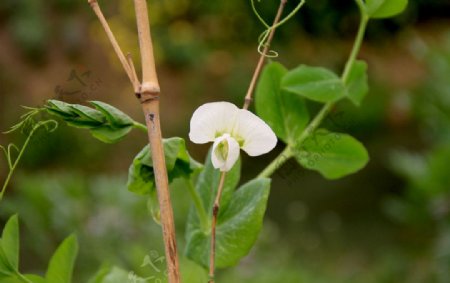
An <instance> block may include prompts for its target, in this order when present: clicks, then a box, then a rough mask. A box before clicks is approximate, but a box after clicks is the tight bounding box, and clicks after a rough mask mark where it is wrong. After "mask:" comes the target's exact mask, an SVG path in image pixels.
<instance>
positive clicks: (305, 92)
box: [281, 65, 346, 103]
mask: <svg viewBox="0 0 450 283" xmlns="http://www.w3.org/2000/svg"><path fill="white" fill-rule="evenodd" d="M281 87H282V89H284V90H287V91H290V92H293V93H296V94H299V95H301V96H303V97H305V98H307V99H310V100H313V101H317V102H322V103H327V102H334V101H337V100H339V99H341V98H342V97H344V96H345V95H346V89H345V86H344V84H343V83H342V81H341V79H340V78H339V77H338V76H337V75H336V74H335V73H333V72H331V71H329V70H327V69H325V68H321V67H310V66H306V65H301V66H299V67H297V68H295V69H293V70H291V71H289V72H288V73H287V74H286V75H285V76H284V77H283V79H282V81H281Z"/></svg>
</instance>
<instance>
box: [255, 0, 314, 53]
mask: <svg viewBox="0 0 450 283" xmlns="http://www.w3.org/2000/svg"><path fill="white" fill-rule="evenodd" d="M257 1H258V2H261V0H257ZM281 1H283V0H281ZM250 2H251V5H252V10H253V12H254V13H255V15H256V17H257V18H258V20H259V21H260V22H261V23H262V24H263V26H264V27H265V28H266V30H265V31H263V32H262V33H261V34H260V36H259V37H258V53H259V54H261V55H264V56H266V57H268V58H274V57H278V52H276V51H275V50H269V51H268V52H267V54H264V49H265V48H266V47H267V46H268V45H269V42H268V39H269V34H270V32H271V31H272V30H274V29H276V28H278V27H280V26H282V25H283V24H285V23H286V22H287V21H289V20H290V19H291V18H292V17H293V16H294V15H295V14H296V13H297V12H298V11H299V10H300V9H301V8H302V7H303V5H304V4H305V3H306V0H301V1H300V2H299V3H298V5H297V6H296V7H295V8H294V10H292V12H290V13H289V14H288V15H287V16H286V17H284V18H283V19H282V20H280V21H279V22H278V23H275V24H273V25H269V24H268V23H267V22H266V21H265V20H264V19H263V17H262V16H261V14H260V13H259V12H258V10H257V9H256V6H255V0H250Z"/></svg>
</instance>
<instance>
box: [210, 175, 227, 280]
mask: <svg viewBox="0 0 450 283" xmlns="http://www.w3.org/2000/svg"><path fill="white" fill-rule="evenodd" d="M225 176H226V172H221V173H220V181H219V188H218V189H217V195H216V199H215V200H214V205H213V211H212V212H213V213H212V221H211V249H210V253H209V281H208V282H209V283H214V280H215V279H214V271H215V263H216V224H217V215H218V214H219V207H220V198H221V196H222V191H223V185H224V183H225Z"/></svg>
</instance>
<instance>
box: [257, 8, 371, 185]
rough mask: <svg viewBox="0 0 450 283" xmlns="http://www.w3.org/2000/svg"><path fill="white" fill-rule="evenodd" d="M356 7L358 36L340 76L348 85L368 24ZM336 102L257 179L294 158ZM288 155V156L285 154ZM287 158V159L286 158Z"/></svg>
mask: <svg viewBox="0 0 450 283" xmlns="http://www.w3.org/2000/svg"><path fill="white" fill-rule="evenodd" d="M357 3H358V1H357ZM358 6H359V7H360V11H361V20H360V24H359V28H358V34H357V35H356V39H355V42H354V44H353V48H352V51H351V53H350V55H349V58H348V60H347V63H346V64H345V68H344V71H343V73H342V76H341V80H342V82H343V83H344V84H347V83H348V79H349V76H350V73H351V71H352V69H353V66H354V64H355V62H356V57H357V56H358V53H359V50H360V49H361V45H362V42H363V39H364V34H365V31H366V28H367V23H368V22H369V17H368V16H367V14H366V12H365V10H364V9H363V6H360V5H359V3H358ZM335 103H336V102H328V103H326V104H325V105H324V106H323V107H322V109H321V110H320V111H319V112H318V113H317V114H316V116H315V117H314V119H313V120H312V121H311V122H310V123H309V124H308V126H307V127H306V128H305V130H304V131H303V132H302V134H301V135H300V138H299V139H298V141H297V143H296V145H295V148H294V149H290V147H289V146H287V147H286V148H285V150H284V151H283V152H282V153H280V155H279V156H278V157H277V158H275V160H273V161H272V162H271V163H270V164H269V165H268V166H267V167H266V168H265V169H264V170H263V171H262V172H261V173H260V174H259V175H258V177H270V176H271V175H272V174H273V173H274V172H275V171H276V170H277V169H278V168H280V167H281V166H282V165H283V164H284V163H285V162H286V161H288V160H289V159H290V158H291V157H293V156H294V153H295V151H296V148H299V147H301V145H302V144H303V142H304V141H305V140H306V139H307V138H308V137H309V136H310V135H311V134H312V133H314V131H315V130H316V129H317V128H318V127H319V126H320V124H321V123H322V121H323V119H324V118H325V117H326V116H327V114H328V113H329V112H330V111H331V109H333V107H334V105H335ZM285 151H286V152H285ZM286 153H288V154H286ZM286 157H287V158H286Z"/></svg>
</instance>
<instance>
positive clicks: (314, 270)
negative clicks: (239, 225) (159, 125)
mask: <svg viewBox="0 0 450 283" xmlns="http://www.w3.org/2000/svg"><path fill="white" fill-rule="evenodd" d="M100 4H101V5H102V8H103V10H104V13H105V15H106V16H107V18H108V20H109V22H110V24H111V26H112V29H113V30H114V31H115V33H116V34H117V36H118V40H119V42H120V44H121V46H122V47H123V49H124V51H125V52H127V51H130V52H131V53H132V54H133V55H134V59H135V60H138V56H137V54H138V42H137V39H136V37H135V33H136V28H135V19H134V15H133V13H134V8H133V7H132V1H100ZM295 4H296V3H295V2H294V1H288V6H289V8H292V7H293V6H295ZM277 5H278V1H267V0H265V1H261V2H260V3H259V4H258V7H259V9H260V10H261V13H262V14H263V16H264V18H265V19H267V20H268V21H270V20H271V19H272V18H273V16H274V11H275V9H276V6H277ZM149 10H150V15H151V21H152V24H153V26H152V27H153V29H152V32H153V33H154V36H155V37H157V38H158V39H159V40H157V41H156V42H155V44H156V46H155V49H156V52H157V58H158V60H159V62H158V63H159V64H160V66H161V69H163V70H164V69H166V68H168V69H171V70H176V72H173V71H172V73H170V72H168V73H166V74H165V77H163V78H164V79H165V80H167V85H168V86H171V87H179V89H175V90H176V91H177V92H179V93H181V91H183V92H185V93H184V95H185V96H184V97H183V98H180V99H181V102H178V101H175V100H174V99H173V100H169V101H170V103H169V104H171V106H172V104H173V106H174V107H175V106H176V104H177V103H180V104H183V107H182V109H181V108H180V109H177V110H176V111H174V113H177V115H179V116H180V117H181V118H180V119H181V120H183V119H184V120H185V119H187V117H188V115H190V112H189V111H190V110H191V109H190V108H189V107H191V106H192V105H194V104H199V101H200V100H201V101H204V100H205V99H207V98H208V99H210V98H211V96H213V95H214V96H215V99H219V98H222V97H224V96H225V95H227V99H230V100H238V99H239V102H240V101H241V98H242V95H243V89H244V88H245V86H246V85H247V84H248V80H249V79H250V78H249V73H250V71H251V70H250V69H251V68H253V64H254V63H255V60H254V58H256V55H257V54H256V47H257V36H258V35H259V34H260V32H261V31H262V30H263V28H262V26H260V25H259V23H258V22H257V20H256V18H255V17H254V16H253V15H252V13H251V9H250V4H249V3H248V2H247V1H193V0H152V5H151V8H150V9H149ZM449 10H450V2H449V1H448V0H411V1H410V5H409V7H408V10H407V12H406V13H405V14H403V15H401V16H399V17H396V18H394V19H390V20H386V21H374V22H372V23H371V24H370V25H369V31H368V41H369V44H370V48H371V47H380V46H381V45H382V44H383V42H384V43H385V45H386V46H388V47H391V45H392V44H395V43H394V38H393V37H394V36H395V35H398V34H399V33H400V31H405V30H409V29H411V28H414V26H418V27H419V26H420V25H421V24H427V23H429V22H434V23H436V21H437V20H440V19H448V17H449V14H448V11H449ZM357 21H358V17H357V10H356V7H355V6H354V5H353V3H352V1H350V0H349V1H342V0H315V1H308V2H307V5H306V6H305V7H304V9H302V11H301V12H300V13H299V15H298V16H297V17H296V19H295V20H294V21H291V22H289V23H288V24H287V25H286V26H283V28H282V29H280V31H279V32H277V38H276V41H275V46H274V48H276V50H279V51H280V54H282V55H283V57H285V58H286V59H284V60H288V61H289V63H291V64H294V62H293V61H294V59H293V58H295V59H297V58H298V56H299V55H298V54H299V53H302V51H303V49H302V51H299V49H300V47H299V44H301V43H302V41H298V42H297V41H296V40H297V38H298V37H302V36H305V35H306V37H307V38H308V40H309V39H311V40H323V41H322V43H319V44H321V46H325V47H329V46H330V47H329V48H333V51H335V53H333V54H334V55H333V56H335V57H334V58H330V57H327V56H325V57H324V58H318V59H310V58H309V57H308V56H310V55H311V54H315V53H311V52H310V53H305V54H306V55H305V58H306V60H322V61H320V62H321V63H324V64H328V65H332V66H334V67H339V64H340V58H339V55H340V52H342V53H343V51H342V50H340V49H339V47H338V46H337V45H336V46H335V45H334V43H335V41H334V40H337V41H339V40H340V39H341V38H344V39H350V38H353V35H354V33H355V27H356V23H357ZM438 25H440V22H439V24H438ZM442 26H444V25H442ZM0 28H1V29H2V31H3V29H4V30H5V31H6V33H7V35H9V37H10V38H11V39H12V40H13V46H14V47H15V49H17V50H18V51H20V54H22V55H23V58H21V57H17V58H14V60H16V62H17V63H18V64H20V63H23V62H22V61H23V60H24V59H25V60H27V62H31V63H41V62H43V61H45V60H46V59H47V58H49V57H51V56H54V54H55V53H56V54H59V53H63V55H64V56H65V57H68V58H70V59H73V58H74V56H79V59H80V60H79V61H83V60H85V59H86V57H87V54H84V53H83V54H82V53H81V52H82V51H83V47H85V46H86V44H87V42H88V43H90V44H91V46H92V45H93V46H96V44H95V41H97V42H100V43H102V47H103V48H102V50H101V52H106V53H107V54H110V58H111V60H110V62H111V63H112V64H117V66H118V69H119V68H120V66H119V64H118V62H117V59H116V58H115V55H114V54H113V52H112V50H111V48H110V45H109V43H108V42H107V39H106V37H105V36H104V33H103V31H102V30H101V27H100V25H99V23H98V21H97V20H96V19H95V16H94V15H93V13H92V11H91V10H90V8H89V6H88V5H87V3H86V1H72V0H51V1H42V0H1V1H0ZM88 31H90V33H89V32H88ZM424 33H430V35H431V36H432V35H433V33H435V30H433V29H425V31H424ZM403 35H404V34H403ZM383 37H387V38H386V40H380V39H381V38H383ZM391 39H392V40H391ZM2 40H3V38H2ZM91 41H94V43H91ZM2 44H3V42H2ZM277 45H278V46H277ZM301 47H302V48H303V47H304V46H301ZM308 48H309V49H313V50H315V48H317V46H315V45H311V46H305V48H304V50H305V52H306V51H307V50H308ZM412 48H413V51H414V52H415V54H416V55H417V56H418V58H416V59H419V60H420V61H421V62H422V64H423V65H426V66H427V67H426V74H425V75H426V76H428V79H427V81H426V82H425V83H424V84H423V85H422V86H421V87H420V88H418V89H415V90H414V91H409V90H406V89H402V91H403V92H405V93H406V96H407V99H406V106H405V107H406V109H407V110H409V111H411V117H410V120H408V121H407V123H408V125H407V127H408V128H407V129H406V130H405V129H400V131H399V132H400V133H397V131H398V128H395V127H393V126H392V125H391V124H390V123H391V121H390V120H389V119H388V118H386V115H387V112H388V111H389V110H388V108H389V103H391V100H392V98H391V97H390V96H389V94H391V93H394V92H395V91H394V90H393V87H392V86H389V85H386V84H385V83H386V82H385V81H384V82H383V81H381V82H380V81H375V79H377V78H374V77H373V76H369V80H371V81H370V85H371V91H370V94H369V95H368V97H367V99H366V100H365V101H364V102H363V105H362V109H364V111H359V112H357V110H355V108H354V107H353V106H352V105H351V104H350V103H348V104H342V105H339V107H338V109H337V110H336V112H334V116H332V119H330V120H327V121H326V124H327V126H329V128H330V129H337V130H342V129H345V130H349V131H350V132H352V133H353V134H355V135H356V136H358V138H360V137H361V138H362V139H363V140H365V141H367V140H369V139H370V140H373V141H372V142H371V143H369V144H368V146H369V151H370V153H371V156H373V160H372V161H371V163H369V168H367V170H364V172H361V174H359V175H358V177H354V178H353V177H350V178H348V179H345V180H343V181H341V182H339V183H337V185H331V184H330V183H328V182H320V183H319V182H318V181H317V179H318V176H316V175H314V174H308V173H303V172H300V173H297V171H295V170H299V168H298V167H295V166H296V165H295V164H294V165H292V166H291V167H292V168H291V167H289V165H286V166H285V168H284V171H282V172H280V174H279V175H277V176H275V179H274V182H275V185H274V186H277V188H279V190H277V191H276V192H273V193H272V195H271V197H270V203H269V206H270V207H269V211H268V212H269V215H268V217H267V219H266V223H265V226H264V230H263V234H262V236H261V237H260V239H259V240H258V244H257V248H256V249H255V250H254V251H252V253H251V254H250V255H249V256H248V257H247V258H245V259H244V261H243V262H242V265H241V266H239V267H237V268H235V269H230V270H224V271H222V272H221V273H220V274H219V279H220V281H221V282H244V281H245V282H249V283H251V282H267V283H269V282H296V283H297V282H298V283H301V282H308V283H310V282H314V283H322V282H324V283H325V282H337V283H341V282H342V283H353V282H354V283H359V282H368V283H372V282H373V283H398V282H426V283H434V282H438V283H447V282H448V278H450V275H449V274H448V271H449V270H450V268H448V266H450V263H449V258H450V252H449V251H450V229H449V202H450V201H449V185H448V184H449V180H448V174H447V172H448V168H449V159H450V157H449V151H450V150H449V148H448V144H449V141H450V134H449V133H450V129H449V128H450V122H449V120H450V118H449V113H450V102H449V97H450V89H449V83H448V78H449V76H450V47H449V46H448V45H447V46H445V45H442V46H439V44H436V45H428V43H425V41H421V40H418V41H416V42H415V43H414V44H413V46H412ZM335 49H337V50H335ZM393 49H394V47H393ZM384 51H385V50H383V49H381V51H380V52H384ZM282 52H284V53H282ZM345 52H347V50H345ZM395 52H397V53H398V54H397V55H398V56H403V55H404V54H403V52H404V51H403V50H400V51H399V50H396V51H395ZM86 53H87V52H86ZM338 53H339V54H338ZM249 54H252V56H254V57H251V56H249ZM284 54H285V55H284ZM319 54H320V53H319ZM336 54H338V55H336ZM96 55H98V54H96ZM315 55H317V54H315ZM296 56H297V57H296ZM95 59H96V58H95ZM58 60H61V59H58ZM99 61H100V64H101V65H102V68H103V69H108V68H105V67H104V66H105V64H106V63H105V62H104V61H101V60H99ZM291 61H292V62H291ZM77 62H78V61H77ZM427 62H429V64H427ZM376 63H377V62H375V60H372V61H370V60H369V74H371V72H372V71H373V66H374V65H375V64H376ZM8 64H9V63H8V62H7V63H4V62H1V64H0V86H1V89H2V94H1V95H0V100H1V102H0V104H1V106H2V107H1V108H2V110H8V111H9V112H7V111H5V112H4V113H3V111H2V114H1V115H2V120H3V117H5V118H8V119H12V118H9V117H7V116H6V115H7V114H5V113H13V112H11V110H10V108H12V107H11V106H14V107H16V105H14V104H13V103H17V100H15V99H16V95H18V94H19V93H21V92H24V91H26V90H27V89H26V88H24V89H22V88H19V87H18V86H19V85H20V84H21V83H20V82H18V80H17V71H15V72H13V71H11V69H12V70H14V68H13V67H15V64H14V65H11V66H10V65H8ZM64 64H65V63H64ZM295 64H297V62H295ZM60 65H61V64H60V63H59V66H57V67H58V68H60V69H61V66H60ZM25 66H26V65H25ZM107 66H109V65H107ZM175 68H176V69H175ZM405 68H408V66H407V67H405ZM60 69H58V70H57V72H63V71H61V70H60ZM183 69H184V70H187V71H188V76H186V77H182V76H181V75H180V73H181V72H179V70H181V71H182V70H183ZM19 70H20V71H23V69H19ZM41 70H42V69H39V70H38V71H36V70H35V72H37V73H38V75H39V76H41V74H40V71H41ZM106 71H107V70H105V72H106ZM399 72H402V70H399ZM53 75H54V74H50V75H48V74H47V76H46V77H47V78H48V77H52V76H53ZM106 75H108V74H105V76H106ZM172 77H176V80H177V81H174V80H170V79H171V78H172ZM115 78H116V77H115ZM218 78H223V79H222V80H220V79H218ZM213 79H214V82H213ZM378 79H379V78H378ZM175 82H176V83H175ZM54 83H56V82H55V81H49V82H45V84H50V86H48V87H47V88H46V89H45V91H46V93H45V95H46V98H49V96H47V94H48V93H50V92H51V91H52V89H53V87H54V85H53V84H54ZM31 87H33V85H31V86H30V88H31ZM114 87H115V85H114V86H109V85H108V86H105V87H104V89H105V90H104V92H105V93H106V92H109V91H111V89H112V88H114ZM4 93H6V94H4ZM200 94H202V95H200ZM37 95H41V97H43V96H44V95H43V94H42V93H38V94H37ZM203 95H205V96H203ZM207 95H208V97H206V96H207ZM96 99H97V97H96ZM169 99H172V98H169ZM183 99H185V100H183ZM172 102H173V103H172ZM7 103H8V104H7ZM188 105H189V107H188ZM411 106H412V107H411ZM7 108H8V109H7ZM17 109H18V107H17ZM178 110H180V111H178ZM356 112H357V113H356ZM341 113H343V115H340V114H341ZM395 114H398V115H400V114H401V113H395ZM15 116H18V115H15ZM350 117H356V118H354V119H353V118H350ZM333 119H334V120H333ZM5 120H7V119H5ZM184 120H183V124H182V125H183V129H182V130H183V131H186V129H184V128H185V126H186V121H184ZM168 122H169V123H170V121H168ZM2 123H4V121H2ZM166 129H167V131H168V132H170V131H174V130H173V129H169V128H168V127H167V128H166ZM400 136H401V137H400ZM12 138H13V140H17V139H20V138H23V137H20V136H13V137H12ZM36 139H37V140H36V142H35V143H33V144H32V145H31V147H30V149H31V151H30V152H28V153H27V154H26V156H24V160H23V161H24V162H23V164H22V165H23V167H22V168H25V169H26V171H25V172H26V173H25V172H24V171H22V174H21V175H17V176H16V177H15V178H14V180H13V184H12V186H13V187H12V190H11V191H10V193H9V194H8V195H7V196H6V201H4V202H2V204H1V205H2V209H1V210H0V215H1V219H2V220H1V222H2V225H1V226H3V223H5V221H6V219H7V218H9V216H10V215H11V214H13V213H16V212H18V213H19V215H20V218H21V223H22V224H21V225H22V226H23V227H21V231H23V232H22V236H23V238H22V240H21V244H22V247H23V251H22V253H23V255H22V259H23V262H21V264H23V266H24V270H26V271H30V272H32V271H36V272H37V273H39V272H40V271H42V270H44V269H45V265H46V263H47V261H48V258H49V257H50V255H51V252H52V251H54V250H55V248H56V247H57V245H58V243H60V242H61V241H62V239H64V238H65V237H66V236H67V235H69V234H70V233H72V232H74V230H76V231H75V232H76V233H77V235H78V238H79V239H80V256H79V258H78V260H77V263H76V278H75V279H76V281H75V282H86V279H87V278H89V277H91V276H92V275H93V274H94V273H95V272H96V271H97V269H98V268H99V267H100V266H101V265H102V263H104V262H106V263H108V262H109V263H110V264H111V265H117V266H120V267H121V268H123V269H124V270H127V271H131V270H133V271H135V272H136V273H137V274H139V275H141V276H142V275H151V274H154V273H155V271H154V270H152V269H151V268H148V266H147V267H144V268H141V265H142V263H143V259H144V258H145V256H146V255H151V254H152V253H153V254H154V253H155V252H157V253H158V254H159V255H161V254H162V251H163V250H162V241H161V235H160V227H158V226H157V225H155V224H154V223H153V222H152V221H151V219H150V218H151V217H150V215H149V214H148V211H147V209H146V203H145V200H143V199H140V198H139V197H137V196H134V195H133V194H131V193H130V192H127V190H126V176H125V173H126V172H125V171H123V172H122V173H121V174H123V176H122V175H121V174H117V173H116V172H115V171H113V172H108V173H104V171H105V169H109V170H111V167H108V166H112V164H119V165H118V166H122V167H124V168H125V167H126V166H128V164H129V163H130V162H131V160H132V155H133V153H131V154H130V152H132V150H131V149H130V147H128V148H126V147H127V145H125V146H123V147H125V149H124V148H120V147H121V144H118V147H115V148H114V149H113V148H112V147H107V146H103V144H101V143H99V142H96V141H95V140H93V139H92V138H91V137H90V135H89V134H88V133H80V132H76V131H73V130H72V129H70V128H68V127H61V128H60V129H59V130H58V131H57V132H56V133H54V134H52V135H49V136H48V135H45V134H44V133H43V132H41V133H38V135H37V137H36ZM134 140H137V142H139V143H140V144H139V145H136V144H134V145H135V147H134V148H133V150H134V151H135V152H137V151H138V150H139V149H140V148H141V147H142V145H143V143H144V141H145V137H142V136H139V138H136V139H134ZM405 140H407V142H405V143H406V144H408V145H411V144H412V148H408V149H407V150H406V149H402V150H398V151H396V152H395V153H392V148H393V145H394V146H398V145H399V144H403V143H404V141H405ZM18 143H20V142H18ZM120 150H122V151H121V152H122V155H120V154H118V152H119V151H120ZM124 151H126V152H127V157H124V155H123V152H124ZM200 152H201V151H200ZM388 152H391V153H392V155H391V156H390V158H387V157H388V156H389V155H388V154H387V153H388ZM105 157H107V158H108V162H106V163H107V164H106V163H105V162H104V158H105ZM265 158H268V157H262V158H261V159H258V160H257V162H254V163H250V164H248V162H247V160H244V161H245V162H244V163H246V162H247V164H248V165H246V166H247V168H244V171H245V172H249V173H248V174H256V173H258V170H259V169H260V168H261V166H262V163H264V162H265V161H267V160H268V159H265ZM388 159H389V160H391V161H392V163H391V165H390V166H387V165H386V163H387V162H386V160H388ZM86 160H89V162H86ZM294 163H295V162H294ZM57 167H58V168H60V169H61V168H62V169H61V171H55V168H57ZM289 170H290V171H289ZM66 171H71V172H72V173H67V172H66ZM287 171H289V172H292V171H295V172H296V173H295V174H291V175H289V173H286V172H287ZM86 172H92V173H91V174H87V173H86ZM100 172H103V173H100ZM394 174H396V176H397V177H394ZM245 178H248V177H244V180H245ZM294 178H295V179H294ZM300 181H301V186H300V185H299V183H300ZM308 187H310V188H312V189H311V190H308V189H307V188H308ZM172 191H173V192H174V193H173V196H174V202H175V204H174V206H175V217H176V222H177V231H178V234H179V235H183V232H184V231H183V225H181V224H182V223H184V222H185V216H186V214H187V212H188V209H189V204H188V202H187V201H186V199H188V195H187V193H186V192H185V191H184V187H183V185H180V184H175V185H174V186H173V187H172ZM379 198H381V199H382V200H383V202H382V203H383V207H382V208H383V210H384V212H385V215H387V216H388V217H389V218H388V220H387V219H385V218H383V215H381V214H380V212H379V211H378V209H379V207H378V206H379V205H380V200H379ZM299 199H301V204H299V202H300V201H299ZM305 203H306V204H307V205H306V204H305ZM330 211H331V212H330ZM327 213H328V214H327ZM305 215H306V216H305ZM305 219H307V220H305ZM274 221H276V223H277V224H274ZM280 229H286V230H284V231H288V232H286V233H283V234H282V233H281V232H280ZM179 242H180V249H182V248H183V245H184V244H185V243H184V242H183V239H179ZM336 242H338V243H339V244H336ZM319 243H320V244H319ZM273 247H277V248H276V249H274V248H273ZM93 251H95V252H93ZM157 267H159V268H161V267H162V265H158V266H157ZM182 267H184V268H186V269H188V270H191V271H192V270H194V271H198V269H196V268H198V266H195V265H193V263H191V262H189V261H187V260H185V259H183V262H182ZM196 273H201V272H196ZM187 282H190V281H187ZM192 282H193V283H194V282H195V283H196V281H195V279H193V281H192Z"/></svg>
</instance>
